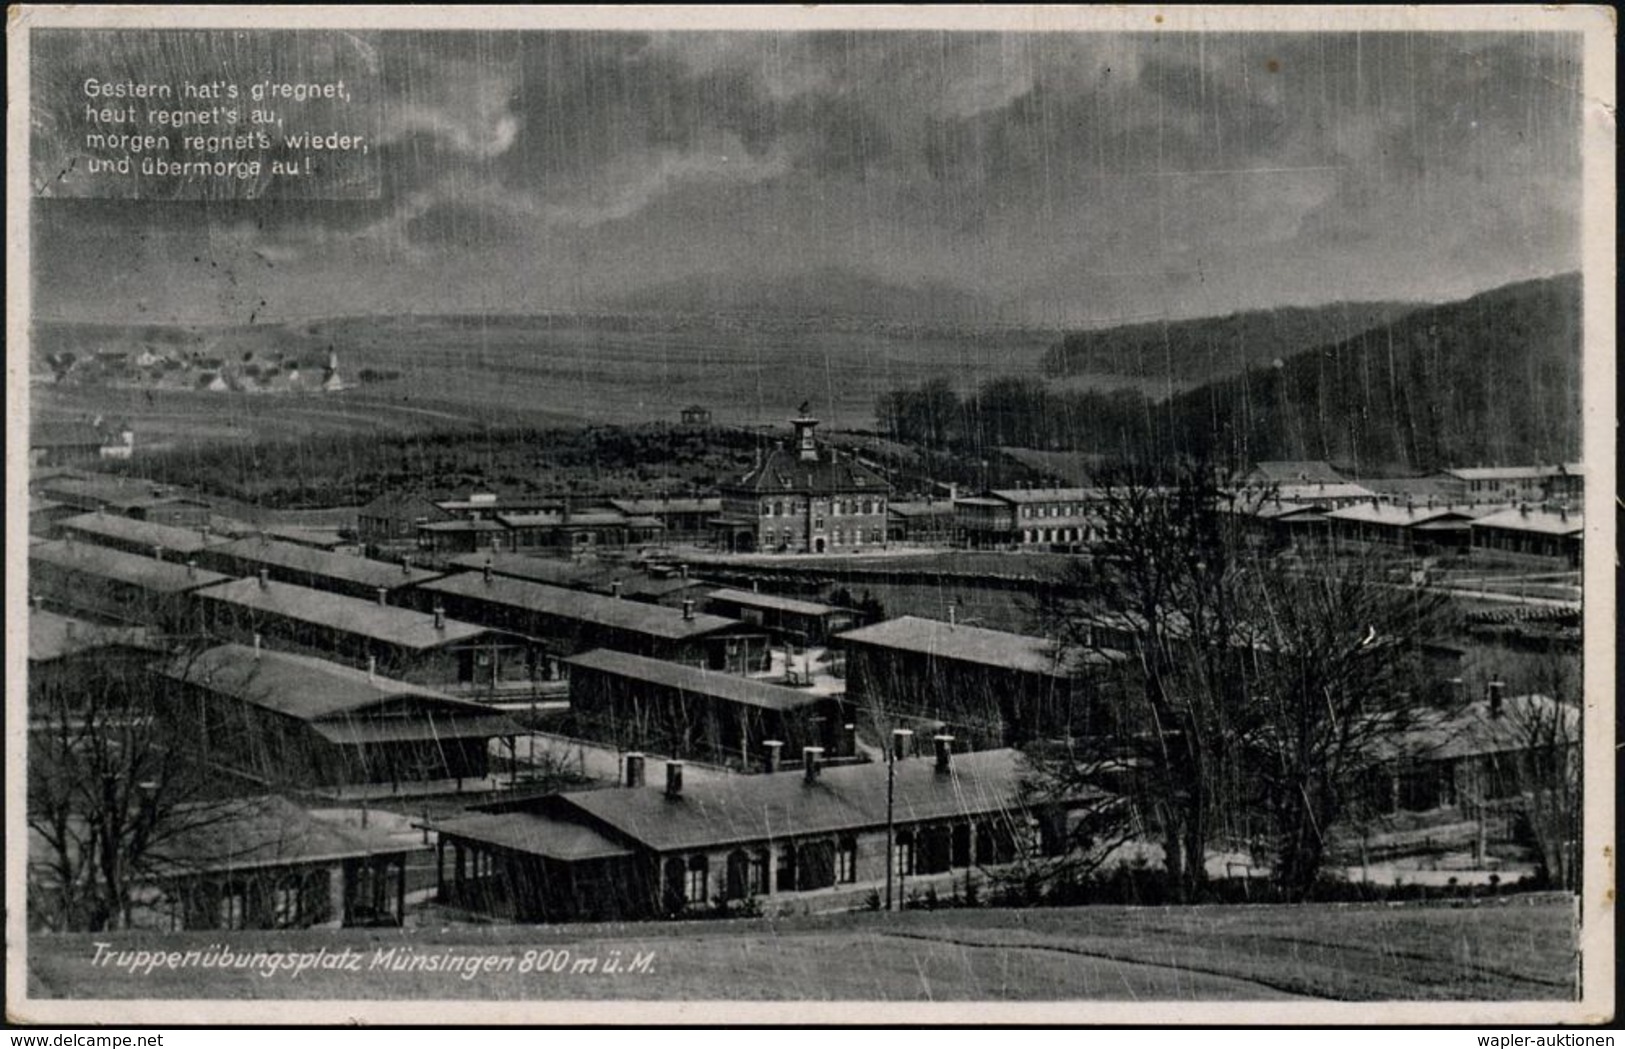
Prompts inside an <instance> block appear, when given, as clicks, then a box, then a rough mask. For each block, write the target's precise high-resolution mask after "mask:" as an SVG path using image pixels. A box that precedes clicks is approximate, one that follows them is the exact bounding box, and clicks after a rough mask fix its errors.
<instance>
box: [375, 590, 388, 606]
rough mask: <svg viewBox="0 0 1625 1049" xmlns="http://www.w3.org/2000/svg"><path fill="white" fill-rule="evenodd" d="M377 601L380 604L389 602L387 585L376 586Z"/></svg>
mask: <svg viewBox="0 0 1625 1049" xmlns="http://www.w3.org/2000/svg"><path fill="white" fill-rule="evenodd" d="M378 603H379V604H380V605H387V604H389V587H387V586H381V587H379V588H378Z"/></svg>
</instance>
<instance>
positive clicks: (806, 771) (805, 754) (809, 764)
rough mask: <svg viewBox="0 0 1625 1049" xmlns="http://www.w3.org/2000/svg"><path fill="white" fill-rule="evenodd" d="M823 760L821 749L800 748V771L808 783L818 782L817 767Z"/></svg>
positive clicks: (822, 750) (822, 749)
mask: <svg viewBox="0 0 1625 1049" xmlns="http://www.w3.org/2000/svg"><path fill="white" fill-rule="evenodd" d="M823 759H824V748H823V747H802V748H801V771H802V774H803V776H804V778H805V779H806V781H807V782H808V783H817V782H818V772H819V765H820V764H821V763H822V761H823Z"/></svg>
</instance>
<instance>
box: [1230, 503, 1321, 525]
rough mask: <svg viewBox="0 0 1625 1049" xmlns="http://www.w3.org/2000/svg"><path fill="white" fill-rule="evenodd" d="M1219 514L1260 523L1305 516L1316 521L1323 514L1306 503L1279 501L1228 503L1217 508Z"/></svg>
mask: <svg viewBox="0 0 1625 1049" xmlns="http://www.w3.org/2000/svg"><path fill="white" fill-rule="evenodd" d="M1219 510H1220V512H1221V513H1233V514H1240V515H1242V516H1245V517H1256V518H1258V519H1259V520H1262V521H1279V520H1283V519H1285V518H1297V517H1300V516H1305V515H1307V516H1306V517H1305V519H1307V518H1309V517H1313V518H1315V519H1316V520H1318V519H1319V518H1320V515H1321V514H1322V513H1323V511H1322V510H1321V508H1320V507H1318V506H1310V505H1308V504H1307V503H1291V502H1287V501H1285V500H1281V499H1265V500H1263V501H1261V502H1254V501H1251V500H1247V501H1243V502H1240V503H1229V504H1224V505H1221V506H1220V507H1219Z"/></svg>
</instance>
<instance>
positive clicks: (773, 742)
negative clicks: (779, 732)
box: [762, 739, 784, 772]
mask: <svg viewBox="0 0 1625 1049" xmlns="http://www.w3.org/2000/svg"><path fill="white" fill-rule="evenodd" d="M762 747H763V748H764V749H765V750H766V751H767V771H769V772H777V771H779V760H780V759H779V755H780V753H781V752H782V751H783V750H784V741H783V740H779V739H764V740H763V741H762Z"/></svg>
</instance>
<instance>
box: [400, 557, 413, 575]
mask: <svg viewBox="0 0 1625 1049" xmlns="http://www.w3.org/2000/svg"><path fill="white" fill-rule="evenodd" d="M411 574H412V559H411V558H410V557H403V558H401V575H411Z"/></svg>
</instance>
